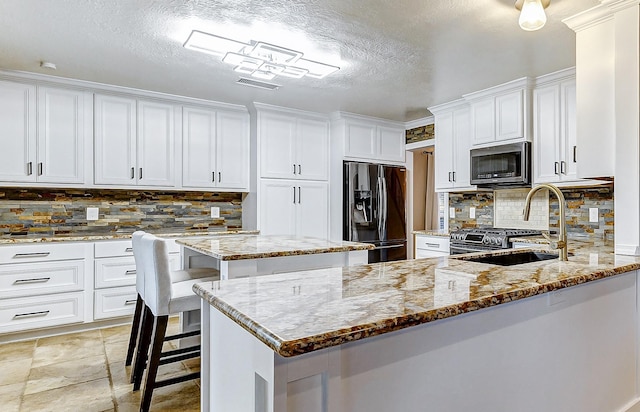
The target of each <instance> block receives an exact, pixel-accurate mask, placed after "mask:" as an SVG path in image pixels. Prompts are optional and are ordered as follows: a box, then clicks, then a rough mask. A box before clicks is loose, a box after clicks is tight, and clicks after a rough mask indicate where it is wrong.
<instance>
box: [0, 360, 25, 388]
mask: <svg viewBox="0 0 640 412" xmlns="http://www.w3.org/2000/svg"><path fill="white" fill-rule="evenodd" d="M31 364H32V362H31V359H30V358H27V359H18V360H13V361H3V362H0V371H2V373H0V385H12V384H14V383H24V382H26V381H27V377H28V376H29V369H31Z"/></svg>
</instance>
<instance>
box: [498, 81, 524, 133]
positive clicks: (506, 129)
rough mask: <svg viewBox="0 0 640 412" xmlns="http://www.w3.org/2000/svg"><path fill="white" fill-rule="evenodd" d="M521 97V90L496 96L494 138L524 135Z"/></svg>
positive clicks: (522, 95)
mask: <svg viewBox="0 0 640 412" xmlns="http://www.w3.org/2000/svg"><path fill="white" fill-rule="evenodd" d="M523 99H524V91H522V90H518V91H515V92H511V93H507V94H503V95H500V96H496V98H495V110H496V131H495V139H496V140H509V139H517V138H521V137H524V130H523V128H524V121H523V113H524V110H523Z"/></svg>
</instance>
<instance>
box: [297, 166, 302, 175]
mask: <svg viewBox="0 0 640 412" xmlns="http://www.w3.org/2000/svg"><path fill="white" fill-rule="evenodd" d="M298 174H299V175H301V174H302V166H300V165H298Z"/></svg>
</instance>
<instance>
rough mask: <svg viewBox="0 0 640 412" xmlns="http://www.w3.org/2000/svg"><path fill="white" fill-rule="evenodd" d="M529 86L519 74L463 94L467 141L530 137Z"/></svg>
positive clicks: (497, 140) (498, 140) (528, 80)
mask: <svg viewBox="0 0 640 412" xmlns="http://www.w3.org/2000/svg"><path fill="white" fill-rule="evenodd" d="M530 90H531V86H530V79H529V78H523V79H519V80H514V81H512V82H509V83H505V84H502V85H499V86H496V87H492V88H490V89H486V90H482V91H479V92H475V93H469V94H466V95H464V98H465V100H467V101H469V104H470V108H471V143H472V145H474V146H477V145H490V144H494V143H496V142H503V141H507V140H508V141H514V140H531V136H530V129H531V126H530V123H531V114H530V112H531V104H530V99H531V92H530Z"/></svg>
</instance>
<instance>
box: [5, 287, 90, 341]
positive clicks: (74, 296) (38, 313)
mask: <svg viewBox="0 0 640 412" xmlns="http://www.w3.org/2000/svg"><path fill="white" fill-rule="evenodd" d="M80 322H84V295H83V292H71V293H61V294H57V295H45V296H34V297H28V298H19V299H7V300H3V301H0V333H7V332H17V331H25V330H29V329H36V328H47V327H51V326H60V325H66V324H70V323H80Z"/></svg>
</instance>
